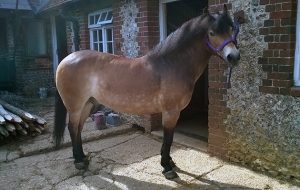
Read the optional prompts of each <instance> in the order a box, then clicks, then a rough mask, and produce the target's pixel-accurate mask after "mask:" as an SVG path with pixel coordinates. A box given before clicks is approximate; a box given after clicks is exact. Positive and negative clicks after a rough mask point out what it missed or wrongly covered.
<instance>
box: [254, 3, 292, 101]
mask: <svg viewBox="0 0 300 190" xmlns="http://www.w3.org/2000/svg"><path fill="white" fill-rule="evenodd" d="M260 4H261V5H265V11H266V13H267V14H269V19H268V20H265V22H264V26H263V27H262V28H260V29H259V34H260V35H262V36H263V37H264V41H265V42H266V43H267V44H268V47H267V48H266V49H265V50H264V52H263V56H262V57H260V58H259V61H258V63H259V64H262V68H263V71H265V72H266V73H267V77H266V78H265V79H264V80H263V81H262V86H260V89H259V90H260V91H261V92H264V93H271V94H282V95H289V94H291V87H292V85H293V68H294V53H295V42H296V11H297V5H296V1H295V0H282V1H278V2H277V1H273V0H260Z"/></svg>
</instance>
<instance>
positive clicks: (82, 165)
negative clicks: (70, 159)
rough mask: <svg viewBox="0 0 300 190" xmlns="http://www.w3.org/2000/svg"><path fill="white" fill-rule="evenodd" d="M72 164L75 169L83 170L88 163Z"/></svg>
mask: <svg viewBox="0 0 300 190" xmlns="http://www.w3.org/2000/svg"><path fill="white" fill-rule="evenodd" d="M74 165H75V168H76V169H77V170H84V169H86V168H87V165H88V164H86V163H85V162H75V163H74Z"/></svg>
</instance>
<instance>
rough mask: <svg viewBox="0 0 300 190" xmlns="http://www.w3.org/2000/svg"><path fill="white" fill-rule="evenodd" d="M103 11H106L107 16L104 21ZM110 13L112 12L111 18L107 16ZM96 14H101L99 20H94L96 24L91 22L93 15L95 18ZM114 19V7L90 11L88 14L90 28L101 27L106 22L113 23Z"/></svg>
mask: <svg viewBox="0 0 300 190" xmlns="http://www.w3.org/2000/svg"><path fill="white" fill-rule="evenodd" d="M102 13H106V16H105V18H104V20H103V21H100V18H101V16H102ZM109 13H111V18H110V19H108V18H107V16H108V14H109ZM96 15H98V16H99V18H98V21H95V20H94V24H90V23H91V17H93V18H94V19H95V16H96ZM112 20H113V16H112V9H102V10H98V11H94V12H92V13H89V15H88V28H95V27H101V26H103V25H105V24H111V23H112Z"/></svg>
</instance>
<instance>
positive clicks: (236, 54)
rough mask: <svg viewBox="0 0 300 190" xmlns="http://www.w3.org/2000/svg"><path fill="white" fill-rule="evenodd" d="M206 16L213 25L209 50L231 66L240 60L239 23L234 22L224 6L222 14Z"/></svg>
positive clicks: (209, 38) (209, 31)
mask: <svg viewBox="0 0 300 190" xmlns="http://www.w3.org/2000/svg"><path fill="white" fill-rule="evenodd" d="M206 14H208V15H209V17H210V19H211V23H212V24H211V25H210V27H209V28H208V31H207V36H206V44H207V46H208V48H209V49H210V50H211V51H212V52H213V53H215V54H217V55H218V56H220V57H221V58H222V59H223V60H225V61H226V62H228V63H229V64H230V65H231V66H233V65H235V64H237V63H238V61H239V60H240V51H239V49H238V46H237V39H236V38H237V35H238V33H239V23H238V21H237V20H236V21H235V22H233V21H232V19H231V17H230V15H229V14H228V11H227V7H226V5H224V9H223V13H222V14H213V15H212V14H209V12H208V11H207V12H206Z"/></svg>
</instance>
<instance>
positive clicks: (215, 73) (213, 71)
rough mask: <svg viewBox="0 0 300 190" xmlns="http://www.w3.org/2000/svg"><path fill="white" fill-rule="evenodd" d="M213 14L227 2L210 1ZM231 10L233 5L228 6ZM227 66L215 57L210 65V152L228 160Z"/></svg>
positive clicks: (228, 111) (225, 0)
mask: <svg viewBox="0 0 300 190" xmlns="http://www.w3.org/2000/svg"><path fill="white" fill-rule="evenodd" d="M208 3H209V10H210V12H211V13H214V12H217V11H221V10H223V6H224V3H227V0H220V1H219V0H218V1H208ZM227 8H228V9H231V4H227ZM226 72H227V64H225V62H224V61H223V60H221V59H220V58H218V57H216V56H213V57H212V58H211V59H210V63H209V65H208V73H209V74H208V77H209V81H208V86H209V89H208V99H209V107H208V152H209V153H210V154H211V155H213V156H218V157H220V158H224V159H227V143H226V141H227V138H228V134H227V132H226V129H225V124H224V120H225V119H226V118H227V115H228V114H229V113H230V109H229V108H227V106H226V103H227V102H226V94H227V82H226Z"/></svg>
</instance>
